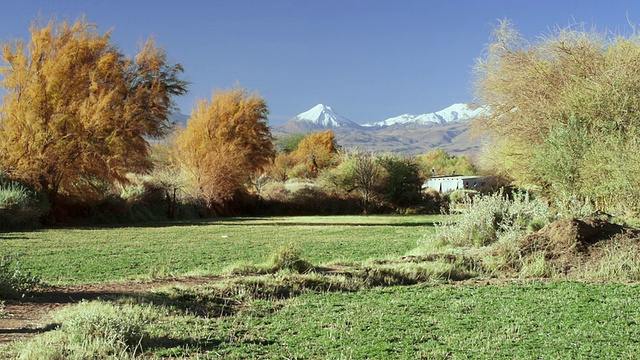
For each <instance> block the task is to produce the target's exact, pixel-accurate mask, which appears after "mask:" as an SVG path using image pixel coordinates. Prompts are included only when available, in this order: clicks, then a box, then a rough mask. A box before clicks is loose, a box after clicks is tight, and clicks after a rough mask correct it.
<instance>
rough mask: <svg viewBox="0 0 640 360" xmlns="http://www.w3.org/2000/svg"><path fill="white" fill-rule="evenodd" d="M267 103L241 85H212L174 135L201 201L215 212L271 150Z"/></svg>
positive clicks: (222, 210) (262, 166)
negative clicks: (219, 87) (216, 88)
mask: <svg viewBox="0 0 640 360" xmlns="http://www.w3.org/2000/svg"><path fill="white" fill-rule="evenodd" d="M268 113H269V110H268V107H267V103H266V102H265V100H264V99H263V98H261V97H260V96H258V95H257V94H251V95H249V93H248V92H247V91H246V90H245V89H232V90H226V91H216V92H214V93H213V95H212V96H211V101H210V102H209V101H206V100H203V101H201V102H199V103H198V105H197V107H196V109H195V110H194V111H193V112H192V113H191V118H190V119H189V120H188V122H187V128H186V129H185V130H184V131H183V132H182V133H181V134H180V135H179V137H178V139H177V146H178V150H179V156H180V158H181V160H182V162H183V163H184V164H185V166H186V167H187V168H188V169H189V170H190V171H191V172H192V174H193V178H194V181H195V185H196V187H197V188H198V191H199V193H200V196H201V197H202V199H203V201H204V202H205V205H206V206H207V207H209V208H210V209H211V210H214V211H217V212H218V213H220V214H224V213H225V212H226V208H225V207H226V205H228V203H229V201H230V200H232V199H233V197H234V195H236V194H237V193H238V192H242V191H246V185H247V183H248V182H249V180H250V177H251V176H252V175H254V174H256V173H257V172H261V171H263V170H264V169H265V168H266V166H267V165H269V164H270V163H271V162H272V160H273V157H274V155H275V151H274V146H273V136H272V135H271V130H270V129H269V127H268V126H267V115H268Z"/></svg>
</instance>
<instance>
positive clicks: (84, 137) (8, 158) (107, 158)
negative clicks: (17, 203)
mask: <svg viewBox="0 0 640 360" xmlns="http://www.w3.org/2000/svg"><path fill="white" fill-rule="evenodd" d="M30 34H31V35H30V39H29V41H28V42H26V43H25V42H23V41H13V42H8V43H5V44H4V45H3V46H2V59H3V60H4V65H3V66H2V67H1V68H0V72H1V74H2V76H3V79H2V81H1V83H0V84H1V86H2V88H3V90H4V95H3V103H2V106H1V107H0V116H1V118H0V170H2V171H3V172H5V174H7V175H8V176H9V177H10V178H12V179H17V180H20V181H23V182H25V183H27V184H29V185H31V186H32V187H34V188H36V189H38V190H40V191H42V192H44V193H45V194H46V195H47V197H48V198H49V201H50V203H51V205H52V210H54V211H55V208H56V204H57V203H58V198H59V196H60V195H65V196H76V197H80V198H86V197H88V196H91V195H92V194H93V195H101V194H98V193H99V189H101V187H102V188H103V187H104V184H105V183H113V182H116V181H126V180H125V175H126V174H127V173H129V172H142V171H145V170H147V169H149V168H150V167H151V165H152V164H151V162H150V160H149V158H148V154H149V144H148V142H147V140H146V139H147V138H153V137H161V136H163V135H165V134H166V133H167V131H168V129H169V120H168V117H169V114H170V112H171V110H172V109H173V102H172V97H173V96H176V95H183V94H185V93H186V85H187V83H186V82H185V81H183V80H181V79H180V77H179V76H180V74H181V73H182V72H183V69H182V67H181V66H180V65H179V64H170V63H168V61H167V57H166V54H165V52H164V51H163V50H162V49H161V48H159V47H157V46H156V44H155V43H154V41H153V40H149V41H147V42H146V43H145V44H144V45H143V46H142V48H141V49H140V52H139V53H138V54H137V55H136V57H135V58H133V59H132V58H129V57H125V56H124V55H123V54H122V53H121V52H120V51H119V50H118V49H117V48H116V47H115V46H114V45H112V44H111V43H110V33H108V32H107V33H105V34H99V33H98V30H97V28H96V26H95V25H93V24H90V23H87V22H85V21H84V19H81V20H78V21H76V22H75V23H73V24H72V23H69V22H62V23H55V22H54V21H50V22H49V23H48V24H47V25H46V26H37V25H33V26H32V27H31V29H30Z"/></svg>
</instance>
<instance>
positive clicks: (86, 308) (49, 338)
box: [16, 301, 159, 359]
mask: <svg viewBox="0 0 640 360" xmlns="http://www.w3.org/2000/svg"><path fill="white" fill-rule="evenodd" d="M158 317H159V315H158V313H157V311H156V310H153V309H152V308H151V307H143V306H137V305H135V306H134V305H114V304H109V303H102V302H98V301H94V302H81V303H79V304H78V305H76V306H74V307H69V308H65V309H63V310H61V311H60V312H58V313H57V314H56V315H55V317H54V321H55V322H56V324H57V328H56V330H54V331H50V332H47V333H45V334H42V335H41V336H38V337H35V338H33V339H32V340H31V341H29V342H27V343H24V344H21V345H19V346H18V348H17V349H16V352H17V353H18V356H17V357H18V358H23V359H133V358H135V356H136V354H138V353H140V352H142V350H143V349H142V345H143V341H144V340H145V337H146V336H147V328H148V327H149V325H150V324H151V322H152V321H154V320H155V319H157V318H158Z"/></svg>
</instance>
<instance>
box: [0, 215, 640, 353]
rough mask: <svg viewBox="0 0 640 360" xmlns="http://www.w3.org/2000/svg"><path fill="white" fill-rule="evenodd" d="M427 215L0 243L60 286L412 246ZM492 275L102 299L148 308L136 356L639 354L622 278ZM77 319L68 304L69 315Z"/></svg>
mask: <svg viewBox="0 0 640 360" xmlns="http://www.w3.org/2000/svg"><path fill="white" fill-rule="evenodd" d="M439 218H440V217H437V216H407V217H405V216H371V217H300V218H250V219H224V220H214V221H203V222H198V223H182V224H180V223H178V224H176V223H165V224H155V225H149V226H144V227H142V226H140V227H112V228H99V229H98V228H96V229H55V230H44V231H36V232H16V233H4V234H0V244H1V245H2V250H3V251H13V252H18V253H22V254H23V258H22V259H23V261H24V263H25V265H26V267H27V269H28V270H30V271H33V272H35V273H37V274H39V275H41V276H42V277H43V279H44V280H45V281H46V282H48V283H52V284H74V283H90V282H106V281H114V280H122V279H127V278H136V277H144V276H149V275H150V274H157V275H162V274H184V273H197V272H201V273H210V274H216V273H220V272H223V271H224V269H225V268H227V267H229V266H231V265H234V264H237V263H239V262H242V263H245V264H258V263H262V262H264V261H265V260H266V259H267V258H268V257H269V255H270V254H271V253H273V252H274V251H275V249H276V248H277V247H278V246H281V245H291V244H294V245H295V246H297V247H298V248H299V250H300V252H301V258H303V259H305V260H307V261H309V262H311V263H312V264H314V265H320V264H325V263H336V262H343V263H357V262H362V261H366V260H370V259H380V258H397V257H400V256H402V255H405V254H406V253H407V252H409V251H411V250H412V249H413V248H415V246H416V241H418V240H420V239H421V238H422V236H423V235H424V234H425V233H426V232H429V231H432V230H433V225H434V222H437V221H438V219H439ZM284 274H285V275H284V276H279V275H277V274H276V275H265V276H264V277H263V279H264V280H263V281H264V283H266V284H269V283H270V282H271V283H275V282H276V281H280V280H282V279H283V278H284V279H287V275H286V274H287V273H284ZM318 276H320V275H318ZM290 279H294V280H291V281H297V280H295V277H293V276H292V277H291V278H290ZM256 284H257V283H256ZM492 284H493V285H484V281H482V282H480V281H474V280H468V281H464V282H457V283H456V282H448V281H443V280H434V281H431V282H428V283H424V284H421V285H414V286H392V287H374V288H363V289H364V290H360V291H349V292H340V291H337V292H324V291H311V292H307V293H303V294H302V295H299V296H293V297H291V298H288V297H287V298H284V299H275V298H268V297H267V298H261V297H259V296H258V297H255V296H254V297H251V296H246V295H245V296H240V295H241V294H242V293H243V291H244V290H242V291H239V292H238V293H229V294H230V295H227V297H225V298H221V297H220V296H221V295H219V294H222V293H221V292H217V293H214V292H212V291H213V290H212V289H214V288H215V285H206V286H201V287H193V288H163V289H157V290H156V291H154V292H152V293H151V294H150V295H148V296H146V297H145V296H143V297H137V298H136V297H125V298H118V299H110V300H109V301H113V304H128V305H133V306H134V307H139V308H140V309H143V310H134V311H140V312H145V313H148V312H151V313H153V315H152V316H150V317H149V319H151V320H149V321H145V322H144V323H141V324H142V325H141V326H142V328H143V330H144V333H145V334H146V335H145V338H144V339H143V341H141V342H140V344H139V345H138V348H137V349H138V351H139V352H140V353H141V355H142V357H143V358H171V357H173V358H185V357H191V358H204V359H217V358H224V359H314V358H317V359H420V358H423V359H450V358H454V359H495V358H517V359H540V358H590V359H601V358H620V359H623V358H624V359H628V358H636V357H637V354H638V353H640V343H639V342H638V339H639V338H640V303H639V302H638V301H637V299H638V298H639V297H640V287H639V286H637V285H636V284H633V285H627V284H618V283H590V284H584V283H579V282H567V281H546V282H541V281H518V280H511V281H503V282H499V281H494V282H492ZM232 286H233V285H232ZM256 286H257V285H256ZM252 291H253V292H255V293H260V292H261V291H265V290H261V289H260V288H255V289H253V290H252ZM211 294H216V295H215V296H212V295H211ZM234 294H235V295H234ZM221 300H223V301H224V302H225V303H227V302H228V303H229V304H236V305H234V308H233V309H232V311H230V312H220V313H219V314H217V315H211V313H206V312H201V311H200V310H201V308H206V309H212V308H216V306H219V304H218V303H217V302H219V301H221ZM90 318H92V317H91V316H88V315H86V314H85V315H82V317H81V319H83V320H82V323H86V321H88V320H86V319H90ZM43 325H46V324H43ZM72 330H73V327H72V326H70V325H69V326H66V327H65V325H64V322H63V325H62V330H56V331H49V332H46V333H44V334H42V335H38V336H36V337H35V338H33V339H32V340H31V342H30V343H26V345H24V346H25V347H22V346H23V345H21V344H13V345H5V346H4V347H0V354H2V353H4V351H5V350H6V353H7V354H13V355H15V354H23V355H24V354H31V355H24V356H25V358H46V356H45V353H44V352H43V351H49V350H52V349H55V348H62V347H63V346H62V345H61V344H62V343H63V340H60V338H64V336H67V337H68V338H69V339H76V338H77V337H78V336H79V335H77V334H76V335H73V334H72V335H59V334H57V333H59V332H60V331H63V332H62V333H60V334H64V331H72ZM56 335H59V338H58V340H52V339H54V337H55V336H56ZM56 341H57V342H56ZM64 341H67V340H64ZM68 341H76V340H68ZM111 343H113V341H112V340H111ZM52 344H53V345H52ZM82 344H84V343H82ZM65 346H67V345H65ZM82 346H85V345H82ZM25 349H26V350H25ZM68 349H75V348H73V347H68V348H67V350H65V351H71V352H73V351H76V350H68ZM85 350H86V349H84V350H82V351H85ZM78 351H79V350H78ZM85 355H86V354H85ZM0 358H2V356H0ZM52 358H55V357H52ZM88 358H91V356H89V357H88ZM116 358H119V357H116Z"/></svg>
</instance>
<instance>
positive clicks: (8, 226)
mask: <svg viewBox="0 0 640 360" xmlns="http://www.w3.org/2000/svg"><path fill="white" fill-rule="evenodd" d="M47 211H49V203H48V201H47V200H46V198H45V197H44V196H41V194H39V193H36V192H35V191H32V190H30V189H28V188H27V187H26V186H25V185H23V184H21V183H19V182H15V181H9V180H7V179H5V178H4V176H3V175H2V173H0V230H15V229H24V228H34V227H38V226H39V225H40V222H41V221H40V218H41V217H42V216H43V215H44V214H45V213H46V212H47Z"/></svg>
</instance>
